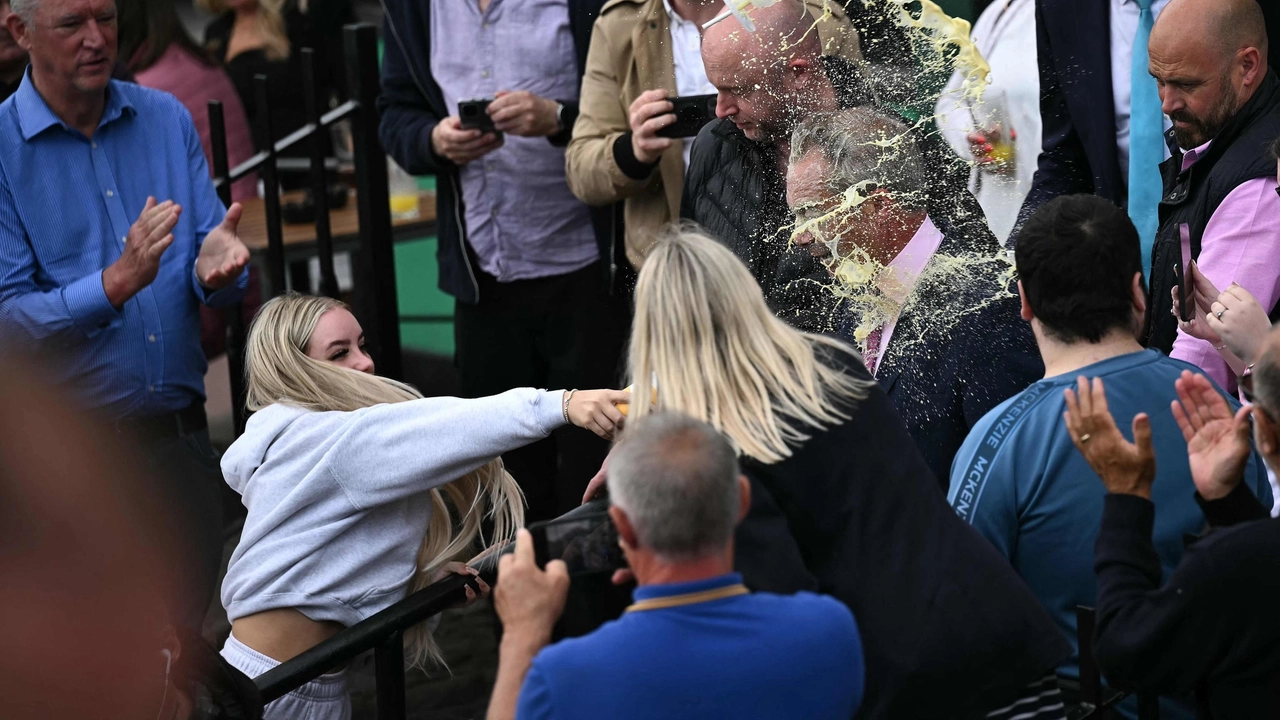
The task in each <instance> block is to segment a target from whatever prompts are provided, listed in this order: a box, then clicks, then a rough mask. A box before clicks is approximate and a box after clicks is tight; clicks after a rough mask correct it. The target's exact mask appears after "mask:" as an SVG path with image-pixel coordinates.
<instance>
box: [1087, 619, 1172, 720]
mask: <svg viewBox="0 0 1280 720" xmlns="http://www.w3.org/2000/svg"><path fill="white" fill-rule="evenodd" d="M1096 626H1097V614H1096V613H1095V611H1094V609H1093V608H1091V607H1085V606H1084V605H1077V606H1076V643H1077V647H1078V648H1079V652H1078V653H1077V655H1078V656H1079V658H1080V706H1079V708H1078V713H1077V714H1075V715H1072V716H1071V717H1070V720H1107V719H1108V718H1114V717H1119V715H1118V714H1117V713H1116V712H1115V711H1114V708H1115V707H1116V706H1117V705H1119V704H1120V702H1121V701H1122V700H1124V699H1125V698H1126V697H1128V696H1129V694H1128V693H1123V692H1119V691H1117V690H1112V689H1110V688H1107V687H1106V686H1104V685H1103V684H1102V672H1101V670H1100V669H1099V668H1098V660H1097V658H1096V657H1094V654H1093V633H1094V630H1095V628H1096ZM1137 702H1138V720H1160V699H1159V698H1158V697H1156V696H1155V695H1148V694H1146V693H1139V694H1138V696H1137Z"/></svg>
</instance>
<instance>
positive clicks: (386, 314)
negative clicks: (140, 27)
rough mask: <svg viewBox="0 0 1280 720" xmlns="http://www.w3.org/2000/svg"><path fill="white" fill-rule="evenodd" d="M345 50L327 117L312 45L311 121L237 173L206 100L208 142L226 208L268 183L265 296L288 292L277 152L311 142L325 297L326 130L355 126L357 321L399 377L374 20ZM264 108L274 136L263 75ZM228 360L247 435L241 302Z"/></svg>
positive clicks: (328, 273) (350, 32)
mask: <svg viewBox="0 0 1280 720" xmlns="http://www.w3.org/2000/svg"><path fill="white" fill-rule="evenodd" d="M343 41H344V53H345V55H346V66H347V72H348V87H349V88H350V90H351V99H349V100H347V101H346V102H344V103H342V104H341V105H339V106H338V107H336V108H334V109H332V110H330V111H328V112H325V113H322V112H321V108H322V107H323V105H322V104H321V97H320V91H321V88H319V87H318V86H317V82H316V77H317V73H316V63H317V59H316V55H315V51H314V50H313V49H312V48H303V49H302V51H301V52H302V67H303V86H304V91H305V94H306V114H307V124H306V125H303V126H302V127H301V128H299V129H298V130H296V131H294V132H292V133H290V134H289V135H288V136H286V137H284V138H282V139H281V140H279V141H278V142H274V143H270V142H269V143H268V145H267V148H266V149H265V150H264V151H262V152H259V153H257V154H255V155H254V156H253V157H251V158H249V159H248V160H246V161H245V162H243V163H241V164H240V165H238V166H236V167H235V168H228V160H227V141H226V123H225V119H224V118H223V112H222V104H221V103H219V102H217V101H216V100H215V101H210V102H209V127H210V131H211V132H210V134H211V136H212V137H211V139H212V148H211V152H212V155H213V175H214V186H215V187H216V188H217V189H218V196H219V197H220V198H221V199H222V202H223V203H224V204H226V205H230V204H231V186H232V184H233V183H235V182H236V181H237V180H240V179H242V178H245V177H249V176H250V175H253V174H255V173H257V174H258V175H259V176H260V177H261V179H262V182H263V185H264V187H265V191H264V197H263V207H264V210H265V213H266V229H267V253H266V265H267V278H266V282H265V283H264V286H265V287H266V288H268V289H269V290H268V291H267V292H264V296H265V297H264V298H263V299H264V300H266V299H267V298H268V297H270V296H274V295H277V294H279V293H281V292H283V291H284V288H285V287H286V281H285V269H286V268H285V250H284V230H283V226H282V221H281V214H280V191H279V188H280V185H279V174H280V172H279V170H280V154H281V153H282V152H285V151H287V150H290V149H292V148H294V147H295V146H299V147H301V146H302V143H307V146H306V147H307V148H308V149H309V151H310V153H309V154H310V163H309V164H310V173H311V182H310V189H311V193H312V195H313V196H314V202H315V208H316V217H315V229H316V251H317V255H318V256H319V259H320V292H321V293H322V294H324V295H328V296H330V297H337V295H338V280H337V275H336V273H335V271H334V264H333V234H332V232H331V229H330V227H329V203H328V193H327V192H326V189H327V188H328V185H329V181H328V176H329V173H328V170H327V168H326V166H325V154H326V149H327V143H326V142H325V139H326V136H327V133H328V130H329V128H330V127H332V126H333V125H334V124H336V123H338V122H341V121H343V120H349V121H350V123H351V136H352V141H353V147H352V156H353V160H354V163H355V179H356V210H357V217H358V218H359V228H360V229H359V250H358V252H357V253H356V262H355V274H356V283H355V298H354V303H353V305H354V307H353V310H355V315H356V317H357V318H358V319H359V320H360V324H361V326H362V327H363V328H364V331H365V337H366V338H367V340H368V342H369V345H370V347H372V348H375V349H376V351H377V352H378V369H379V373H380V374H382V375H386V376H388V377H391V378H395V379H397V380H398V379H400V378H401V374H402V361H401V355H400V352H401V348H400V318H399V312H398V308H397V299H396V275H395V256H394V251H393V249H392V228H391V203H390V191H389V189H388V186H387V162H386V155H385V154H384V152H383V149H382V144H381V143H380V142H379V140H378V109H377V100H378V92H379V90H380V80H379V71H378V32H377V28H375V27H374V26H373V25H369V24H358V25H348V26H347V27H346V28H344V29H343ZM254 84H255V91H256V95H257V98H256V100H257V106H258V123H259V127H258V131H259V134H260V135H261V136H262V137H265V138H268V139H270V138H273V137H275V134H274V132H273V131H274V128H273V127H272V122H271V105H272V103H271V97H270V94H269V93H268V91H267V78H266V76H265V75H258V76H256V77H255V78H254ZM226 321H227V358H228V364H229V366H230V373H231V394H232V410H233V413H234V416H235V434H236V435H237V436H238V435H239V434H240V433H241V432H242V431H243V430H244V423H245V419H246V414H245V407H244V400H245V374H244V343H245V326H244V320H243V309H242V307H241V306H240V305H236V306H235V307H232V308H229V309H228V310H227V311H226Z"/></svg>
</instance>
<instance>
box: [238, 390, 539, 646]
mask: <svg viewBox="0 0 1280 720" xmlns="http://www.w3.org/2000/svg"><path fill="white" fill-rule="evenodd" d="M562 395H563V393H560V392H548V391H546V390H534V389H532V388H521V389H517V390H511V391H508V392H505V393H502V394H501V395H494V396H492V397H486V398H479V399H476V400H462V399H459V398H447V397H441V398H425V399H422V400H413V401H409V402H402V403H395V404H390V405H375V406H373V407H369V408H363V409H360V410H357V411H355V412H312V411H308V410H302V409H300V408H297V407H293V406H289V405H283V404H277V405H271V406H270V407H267V408H264V409H263V410H261V411H259V412H257V413H256V414H254V416H253V417H252V418H250V419H249V423H248V427H246V428H245V432H244V435H242V436H241V437H240V439H239V440H236V441H235V443H233V444H232V445H231V447H230V448H229V449H228V450H227V452H226V454H225V455H223V456H222V474H223V476H224V477H225V478H226V480H227V483H228V484H229V485H230V486H231V487H232V488H233V489H234V490H235V491H236V492H238V493H240V494H241V496H243V498H244V505H245V507H246V508H248V510H249V514H248V517H247V518H246V519H245V523H244V530H243V532H242V533H241V536H240V544H239V546H237V547H236V551H235V553H234V554H233V555H232V556H231V565H230V567H229V568H228V569H227V577H226V580H225V581H223V584H222V604H223V606H224V607H226V609H227V615H228V617H229V618H230V619H231V620H236V619H237V618H241V617H245V616H246V615H252V614H254V613H257V612H262V611H264V610H271V609H274V608H295V609H297V610H299V611H300V612H302V614H304V615H306V616H307V617H309V618H311V619H312V620H332V621H336V622H339V623H342V624H343V625H348V626H349V625H354V624H355V623H357V622H359V621H361V620H363V619H365V618H367V617H369V616H370V615H372V614H374V613H376V612H378V611H379V610H382V609H384V608H386V607H388V606H389V605H391V604H393V603H395V602H397V601H398V600H400V599H402V598H403V597H404V596H405V591H406V589H407V587H408V584H409V581H410V579H412V577H413V575H414V571H415V561H416V556H417V553H418V546H419V545H420V544H421V543H422V538H423V535H424V534H425V532H426V529H427V523H429V522H431V520H432V518H431V500H430V497H429V496H428V494H427V490H430V489H431V488H434V487H439V486H441V485H445V484H447V483H449V482H451V481H453V480H456V479H458V478H459V477H461V476H463V475H465V474H466V473H468V472H470V471H472V470H474V469H476V468H478V467H480V466H481V465H483V464H484V463H486V462H488V461H489V460H491V459H493V458H494V457H497V456H498V455H501V454H502V453H505V452H507V451H509V450H514V449H516V448H518V447H521V446H523V445H527V444H529V443H531V442H534V441H536V440H540V439H542V438H544V437H546V436H547V435H548V434H550V433H551V431H552V430H554V429H556V428H558V427H560V426H561V425H563V424H564V420H563V415H562V412H561V405H560V403H561V397H562Z"/></svg>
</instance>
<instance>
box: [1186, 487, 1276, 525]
mask: <svg viewBox="0 0 1280 720" xmlns="http://www.w3.org/2000/svg"><path fill="white" fill-rule="evenodd" d="M1196 502H1197V503H1198V504H1199V505H1200V510H1201V512H1203V513H1204V518H1205V520H1208V521H1209V526H1210V527H1215V528H1219V527H1230V526H1232V525H1235V524H1237V523H1242V522H1249V521H1251V520H1264V519H1266V518H1268V517H1270V515H1269V513H1268V512H1267V509H1266V508H1265V507H1263V505H1262V502H1261V501H1259V500H1258V497H1257V496H1256V495H1254V494H1253V491H1252V490H1250V489H1249V487H1248V485H1247V484H1246V483H1245V482H1244V481H1241V482H1240V484H1238V485H1236V486H1235V487H1234V488H1232V490H1231V492H1230V493H1229V494H1228V495H1226V496H1225V497H1222V498H1218V499H1215V500H1206V499H1205V498H1204V497H1201V495H1200V493H1196Z"/></svg>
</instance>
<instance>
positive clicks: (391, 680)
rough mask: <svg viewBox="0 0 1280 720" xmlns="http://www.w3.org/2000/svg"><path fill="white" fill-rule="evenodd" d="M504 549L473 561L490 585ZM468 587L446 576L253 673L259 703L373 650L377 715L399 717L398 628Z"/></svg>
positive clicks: (584, 511) (598, 503) (455, 599)
mask: <svg viewBox="0 0 1280 720" xmlns="http://www.w3.org/2000/svg"><path fill="white" fill-rule="evenodd" d="M607 505H608V501H607V500H593V501H592V502H590V503H587V504H586V505H582V506H579V507H576V508H574V509H573V510H570V511H569V512H567V513H565V514H564V515H561V516H560V519H569V518H575V517H579V516H582V515H590V514H598V513H599V512H600V511H601V509H602V508H604V507H605V506H607ZM509 548H510V546H507V547H504V548H503V549H502V550H500V551H495V552H493V553H491V554H490V555H488V556H487V557H486V558H485V560H484V561H483V562H481V563H477V565H476V569H477V570H479V571H480V577H481V578H483V579H484V580H485V581H486V582H488V583H489V584H490V585H491V586H492V585H495V584H496V581H497V558H498V557H500V556H501V555H502V553H503V552H506V551H507V550H508V549H509ZM468 586H470V587H471V589H472V590H474V591H477V592H478V591H479V588H478V587H477V586H476V582H475V578H474V577H471V576H466V575H449V576H448V577H445V578H444V579H443V580H440V581H438V582H435V583H432V584H431V585H428V586H427V587H425V588H423V589H421V590H419V591H418V592H416V593H414V594H412V595H410V596H409V597H407V598H405V599H404V600H401V601H400V602H398V603H396V604H395V605H392V606H391V607H389V608H387V609H386V610H383V611H381V612H379V613H377V614H375V615H373V616H371V617H369V618H367V619H365V620H363V621H361V622H359V623H356V624H355V625H352V626H351V627H349V628H347V629H346V630H343V631H342V632H340V633H338V634H337V635H334V636H333V637H331V638H329V639H328V640H325V641H324V642H322V643H320V644H319V645H317V646H315V647H313V648H311V649H310V650H308V651H306V652H304V653H302V654H301V655H299V656H297V657H295V658H293V659H292V660H289V661H288V662H284V663H281V664H279V665H277V666H276V667H274V668H272V669H271V670H268V671H267V672H265V673H263V674H261V675H259V676H258V677H256V678H254V679H253V682H254V683H255V684H256V685H257V686H258V691H259V692H260V693H261V694H262V701H263V702H264V703H268V702H271V701H272V700H276V699H278V698H280V697H283V696H284V695H285V694H287V693H289V692H292V691H293V690H296V689H298V688H299V687H301V686H302V685H304V684H306V683H308V682H310V681H312V680H314V679H316V678H318V677H320V676H321V675H323V674H324V673H326V672H330V671H332V670H333V669H334V668H336V667H339V666H341V665H343V664H344V663H347V662H350V661H351V660H353V659H355V657H356V656H357V655H360V654H361V653H363V652H366V651H368V650H373V651H374V666H375V668H374V673H375V682H376V684H377V701H378V718H379V720H403V718H404V714H405V707H404V659H405V658H404V631H405V630H408V629H409V628H411V627H413V626H414V625H417V624H418V623H420V622H424V621H426V620H428V619H430V618H431V617H432V616H434V615H437V614H439V613H440V612H442V611H443V610H446V609H448V608H450V607H453V606H454V605H457V604H458V603H460V602H462V601H463V600H464V599H465V598H466V588H467V587H468Z"/></svg>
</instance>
